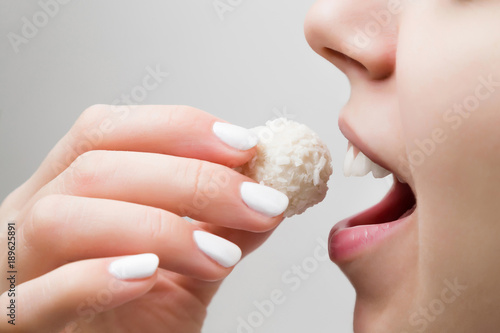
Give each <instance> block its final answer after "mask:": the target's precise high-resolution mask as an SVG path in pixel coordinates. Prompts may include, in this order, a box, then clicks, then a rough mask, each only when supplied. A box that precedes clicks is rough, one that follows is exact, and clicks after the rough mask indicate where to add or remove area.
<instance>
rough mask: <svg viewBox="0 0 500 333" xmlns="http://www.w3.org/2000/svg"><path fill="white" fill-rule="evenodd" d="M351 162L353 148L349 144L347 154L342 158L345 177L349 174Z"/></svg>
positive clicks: (352, 159)
mask: <svg viewBox="0 0 500 333" xmlns="http://www.w3.org/2000/svg"><path fill="white" fill-rule="evenodd" d="M353 162H354V149H353V148H352V146H351V147H349V149H348V150H347V154H346V155H345V159H344V176H346V177H349V176H351V168H352V164H353Z"/></svg>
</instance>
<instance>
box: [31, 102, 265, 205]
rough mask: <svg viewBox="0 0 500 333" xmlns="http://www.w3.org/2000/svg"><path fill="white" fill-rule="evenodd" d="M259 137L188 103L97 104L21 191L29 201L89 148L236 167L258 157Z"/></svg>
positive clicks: (81, 118)
mask: <svg viewBox="0 0 500 333" xmlns="http://www.w3.org/2000/svg"><path fill="white" fill-rule="evenodd" d="M257 141H258V140H257V137H256V136H255V135H254V134H252V133H251V132H250V131H248V130H247V129H245V128H242V127H239V126H235V125H232V124H228V123H226V122H225V121H223V120H221V119H220V118H217V117H215V116H213V115H211V114H209V113H207V112H204V111H202V110H199V109H196V108H193V107H189V106H169V105H144V106H138V105H137V106H129V105H124V106H113V105H95V106H92V107H90V108H88V109H87V110H85V112H84V113H83V114H82V115H81V116H80V118H79V119H78V120H77V121H76V123H75V125H74V126H73V127H72V128H71V130H70V131H69V132H68V133H67V134H66V135H65V136H64V137H63V138H62V139H61V140H60V141H59V142H58V143H57V144H56V146H55V147H54V148H53V149H52V151H51V152H50V153H49V155H48V156H47V158H46V159H45V160H44V162H43V163H42V165H41V166H40V168H39V169H38V170H37V171H36V173H35V174H34V175H33V177H32V178H31V179H30V180H29V181H28V182H27V183H26V184H24V185H23V187H24V189H25V191H21V192H22V195H23V196H24V197H25V199H28V198H29V197H30V196H32V195H33V194H34V193H35V192H36V191H38V190H39V189H40V188H41V187H42V186H44V185H45V184H47V183H48V182H50V181H51V180H52V179H54V178H55V177H56V176H57V175H58V174H60V173H61V172H62V171H63V170H65V169H66V168H67V167H68V166H69V165H70V164H71V163H72V162H73V161H74V160H75V159H76V158H77V157H78V156H79V155H81V154H83V153H85V152H87V151H90V150H122V151H137V152H149V153H160V154H167V155H173V156H181V157H188V158H195V159H200V160H206V161H209V162H213V163H218V164H222V165H225V166H228V167H236V166H239V165H242V164H244V163H246V162H247V161H248V160H250V159H251V158H252V157H253V156H254V154H255V149H254V148H253V147H254V146H255V145H256V144H257ZM21 201H26V200H21Z"/></svg>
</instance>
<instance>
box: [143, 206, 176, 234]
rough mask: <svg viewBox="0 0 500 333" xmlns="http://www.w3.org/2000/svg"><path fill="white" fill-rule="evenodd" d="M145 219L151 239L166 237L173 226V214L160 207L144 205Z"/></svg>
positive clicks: (144, 222)
mask: <svg viewBox="0 0 500 333" xmlns="http://www.w3.org/2000/svg"><path fill="white" fill-rule="evenodd" d="M143 216H144V218H143V221H142V223H143V224H145V226H146V228H147V230H148V233H149V236H150V237H151V239H164V238H165V234H166V233H169V232H168V229H169V227H171V225H172V223H171V217H172V216H171V215H170V214H169V213H168V212H166V211H164V210H162V209H159V208H153V207H144V212H143Z"/></svg>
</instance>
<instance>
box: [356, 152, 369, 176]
mask: <svg viewBox="0 0 500 333" xmlns="http://www.w3.org/2000/svg"><path fill="white" fill-rule="evenodd" d="M372 164H373V162H372V161H370V159H369V158H368V157H366V156H365V154H363V153H362V152H359V153H358V155H357V156H356V158H355V159H354V162H353V163H352V166H351V176H354V177H363V176H365V175H366V174H368V172H370V170H371V169H372Z"/></svg>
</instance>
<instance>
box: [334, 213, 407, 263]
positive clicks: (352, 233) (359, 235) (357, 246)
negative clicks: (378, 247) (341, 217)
mask: <svg viewBox="0 0 500 333" xmlns="http://www.w3.org/2000/svg"><path fill="white" fill-rule="evenodd" d="M410 217H411V215H410V216H406V217H404V218H401V219H398V220H396V221H392V222H386V223H381V224H370V225H359V226H355V227H350V228H342V227H340V225H341V224H342V221H341V222H339V224H337V226H335V227H334V228H333V229H332V231H331V232H330V236H329V237H328V250H329V253H330V259H331V260H332V261H333V262H337V263H338V262H342V261H348V260H352V259H353V258H354V257H356V256H357V255H359V254H360V253H362V252H363V251H364V250H366V249H367V248H369V247H371V246H373V245H374V244H376V243H378V242H380V241H381V240H383V239H384V238H386V237H387V236H389V235H391V234H393V233H394V231H396V230H397V229H398V228H397V227H398V226H399V225H401V224H403V223H405V222H407V221H408V219H409V218H410Z"/></svg>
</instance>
